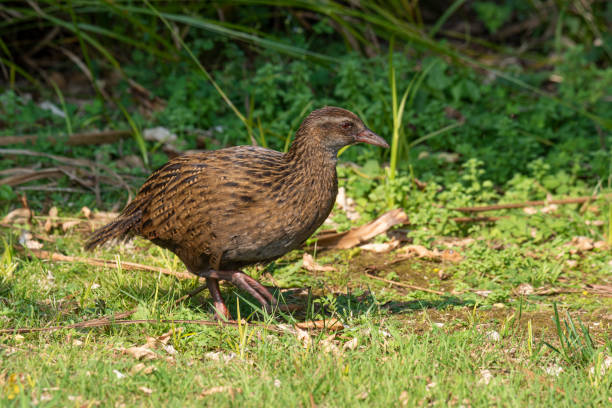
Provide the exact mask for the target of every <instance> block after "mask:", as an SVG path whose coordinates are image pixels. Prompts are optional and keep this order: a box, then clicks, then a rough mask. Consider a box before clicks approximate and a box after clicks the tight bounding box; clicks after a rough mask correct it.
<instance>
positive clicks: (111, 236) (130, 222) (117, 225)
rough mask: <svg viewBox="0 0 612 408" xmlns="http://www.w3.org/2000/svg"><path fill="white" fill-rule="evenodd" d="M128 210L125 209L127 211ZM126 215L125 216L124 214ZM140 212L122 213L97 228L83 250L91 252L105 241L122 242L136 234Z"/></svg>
mask: <svg viewBox="0 0 612 408" xmlns="http://www.w3.org/2000/svg"><path fill="white" fill-rule="evenodd" d="M127 209H128V208H126V210H127ZM126 213H127V214H126ZM140 218H141V212H140V211H133V212H128V211H124V212H123V213H122V214H121V215H119V217H117V218H116V219H115V220H114V221H113V222H111V223H109V224H106V225H105V226H103V227H101V228H98V229H97V230H95V231H94V233H93V234H91V236H90V237H89V239H88V240H87V242H86V243H85V249H87V250H91V249H94V248H95V247H97V246H100V245H102V244H104V243H105V242H107V241H113V240H117V241H123V240H126V239H127V238H129V237H131V236H132V235H134V234H135V233H137V231H136V229H137V225H139V223H140Z"/></svg>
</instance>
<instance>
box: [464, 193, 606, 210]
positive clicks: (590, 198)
mask: <svg viewBox="0 0 612 408" xmlns="http://www.w3.org/2000/svg"><path fill="white" fill-rule="evenodd" d="M600 197H606V198H610V197H612V194H605V195H602V196H588V197H575V198H563V199H561V200H541V201H525V202H523V203H507V204H493V205H483V206H478V207H457V208H452V210H455V211H461V212H485V211H496V210H507V209H510V208H525V207H531V206H539V205H549V204H582V203H586V202H588V201H593V200H596V199H598V198H600Z"/></svg>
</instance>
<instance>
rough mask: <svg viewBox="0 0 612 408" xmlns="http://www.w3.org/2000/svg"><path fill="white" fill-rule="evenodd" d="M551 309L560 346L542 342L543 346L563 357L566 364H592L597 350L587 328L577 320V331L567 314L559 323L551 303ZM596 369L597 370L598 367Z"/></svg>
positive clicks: (557, 313)
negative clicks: (553, 313)
mask: <svg viewBox="0 0 612 408" xmlns="http://www.w3.org/2000/svg"><path fill="white" fill-rule="evenodd" d="M553 309H554V311H555V315H554V318H553V320H554V322H555V328H556V329H557V336H558V340H559V343H560V345H561V346H560V347H559V348H557V347H555V346H553V345H551V344H550V343H548V342H544V344H546V346H548V347H549V348H550V349H551V350H553V351H555V352H556V353H558V354H559V355H560V356H561V357H563V359H564V360H565V361H566V362H567V363H568V364H575V365H578V366H586V365H588V364H589V363H592V362H593V358H594V357H595V356H596V354H597V350H596V348H595V345H594V344H593V339H591V335H590V334H589V328H588V327H586V326H585V325H584V324H582V321H580V318H578V325H579V329H580V330H578V328H577V327H576V323H575V322H574V319H572V317H571V316H570V314H569V312H568V313H567V318H566V319H565V320H564V321H563V322H561V319H560V317H559V311H558V310H557V304H556V303H553ZM597 368H598V369H599V367H597Z"/></svg>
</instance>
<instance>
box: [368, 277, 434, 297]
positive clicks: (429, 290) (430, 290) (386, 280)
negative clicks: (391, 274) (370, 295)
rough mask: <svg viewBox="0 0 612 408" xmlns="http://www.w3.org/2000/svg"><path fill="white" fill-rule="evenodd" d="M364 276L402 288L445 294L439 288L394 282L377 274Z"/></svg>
mask: <svg viewBox="0 0 612 408" xmlns="http://www.w3.org/2000/svg"><path fill="white" fill-rule="evenodd" d="M366 276H367V277H368V278H372V279H376V280H379V281H382V282H386V283H390V284H392V285H396V286H401V287H403V288H408V289H414V290H420V291H421V292H428V293H433V294H436V295H446V293H445V292H441V291H439V290H434V289H428V288H423V287H420V286H416V285H410V284H408V283H403V282H395V281H392V280H389V279H385V278H381V277H378V276H375V275H370V274H367V275H366Z"/></svg>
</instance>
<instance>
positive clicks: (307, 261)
mask: <svg viewBox="0 0 612 408" xmlns="http://www.w3.org/2000/svg"><path fill="white" fill-rule="evenodd" d="M302 264H303V266H304V268H305V269H306V270H308V271H310V272H333V271H335V270H336V268H334V267H333V266H324V265H320V264H318V263H317V262H315V260H314V258H313V257H312V255H310V254H309V253H307V252H304V256H303V258H302Z"/></svg>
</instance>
